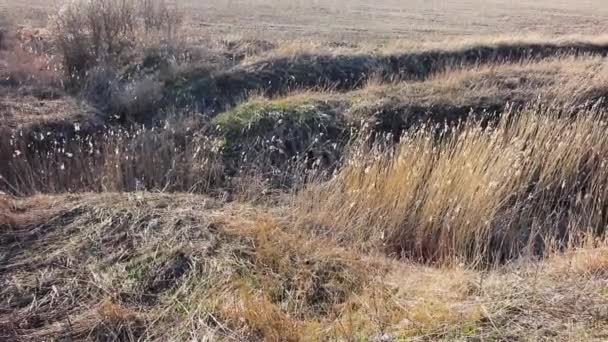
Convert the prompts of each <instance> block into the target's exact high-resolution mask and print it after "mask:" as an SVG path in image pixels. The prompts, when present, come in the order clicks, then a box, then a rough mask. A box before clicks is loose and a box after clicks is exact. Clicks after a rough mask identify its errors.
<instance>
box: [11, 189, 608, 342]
mask: <svg viewBox="0 0 608 342" xmlns="http://www.w3.org/2000/svg"><path fill="white" fill-rule="evenodd" d="M6 200H7V201H8V202H10V205H9V206H10V207H11V208H10V209H9V213H11V215H12V216H13V218H14V220H13V221H12V222H6V221H2V222H0V224H1V225H2V232H1V233H0V239H2V241H3V244H4V246H5V247H4V253H5V261H4V263H3V265H2V268H0V272H2V275H3V278H2V279H5V281H4V283H3V287H2V290H1V291H2V292H1V293H2V297H3V298H6V299H7V300H6V301H2V303H1V304H0V327H2V329H0V331H1V332H2V333H1V335H0V337H2V338H4V339H10V340H17V341H20V340H31V339H35V340H38V339H48V338H66V339H70V338H72V339H81V338H89V339H94V340H106V339H110V340H127V341H131V340H141V339H143V340H166V339H171V340H183V339H191V338H197V339H212V340H241V341H242V340H268V341H285V340H293V341H301V340H309V341H317V340H341V341H342V340H343V341H349V340H374V339H393V340H454V339H462V340H464V339H485V340H495V339H523V340H573V339H574V340H594V339H601V338H602V337H605V336H606V335H605V334H606V333H608V331H607V329H606V325H605V323H603V322H605V319H606V317H607V315H608V311H607V309H608V307H606V300H605V296H606V293H605V292H606V288H605V275H606V272H607V269H606V267H607V265H608V262H607V260H608V254H607V253H606V248H605V247H604V246H598V247H597V248H594V249H580V250H572V251H570V252H568V253H566V254H564V255H554V256H551V257H550V258H548V259H547V260H545V261H543V262H518V263H515V264H509V265H505V266H499V267H497V268H496V269H493V270H489V271H480V270H474V269H470V268H468V267H463V266H458V265H456V266H450V267H426V266H421V265H418V264H414V263H404V262H402V261H397V260H393V259H388V258H385V257H380V256H366V255H362V254H360V253H359V252H358V251H356V250H352V249H351V248H350V247H349V248H340V247H338V246H336V245H335V244H334V243H333V242H332V241H331V240H327V239H325V240H319V239H318V238H316V237H313V236H309V235H307V234H305V233H303V232H293V231H291V230H290V229H287V227H282V224H281V223H279V222H280V221H276V220H274V219H272V218H271V217H269V216H268V213H264V212H265V211H266V209H264V208H260V207H252V206H249V205H246V204H236V203H232V204H230V203H222V202H220V201H217V200H213V199H211V198H208V197H203V196H192V195H179V194H173V195H163V194H146V193H133V194H125V195H117V194H103V195H98V196H91V195H88V194H83V195H68V196H36V197H32V198H28V199H20V200H15V199H6ZM26 216H27V218H26ZM7 224H8V225H7ZM34 294H35V295H34Z"/></svg>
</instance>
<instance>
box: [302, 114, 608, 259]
mask: <svg viewBox="0 0 608 342" xmlns="http://www.w3.org/2000/svg"><path fill="white" fill-rule="evenodd" d="M604 129H605V125H604V119H603V116H602V115H601V114H597V113H595V112H583V113H579V114H578V115H576V116H574V117H569V116H567V115H551V113H537V112H534V111H531V110H525V111H523V112H522V113H513V114H511V115H507V116H505V117H503V118H502V119H501V121H500V123H499V124H498V126H497V127H489V128H483V127H481V126H479V124H478V123H476V122H475V121H472V122H468V123H465V124H463V125H461V126H460V127H458V128H455V129H452V128H449V127H448V128H445V129H442V130H441V132H440V133H439V134H437V133H436V131H437V127H434V126H433V127H427V128H423V129H419V130H412V131H410V132H409V133H407V134H406V135H405V136H404V137H403V138H402V141H401V142H400V143H399V145H398V146H396V147H395V148H394V149H392V150H389V151H382V150H378V149H371V150H366V149H364V150H362V151H360V152H359V153H358V154H357V155H356V157H354V158H353V159H352V161H351V162H350V163H348V164H347V165H346V166H345V167H344V169H343V170H342V171H341V172H340V173H339V174H338V176H337V177H336V178H335V179H334V180H332V181H331V182H329V183H327V184H322V185H320V186H318V187H316V188H315V189H313V190H311V191H309V192H305V193H304V194H302V195H301V198H300V202H298V203H300V204H299V206H300V208H301V210H300V211H299V213H298V214H297V215H298V216H299V217H300V221H305V222H308V224H312V225H313V227H314V228H313V229H314V230H315V231H317V232H318V233H320V234H323V235H325V236H328V237H329V236H331V237H334V238H336V239H337V240H338V241H342V242H343V243H348V244H354V245H360V246H362V247H363V249H369V248H372V247H373V248H381V249H384V250H386V251H387V252H388V253H389V254H395V255H397V256H403V257H409V258H413V259H415V260H424V261H433V262H449V263H454V262H455V263H459V262H463V261H466V262H472V263H474V264H475V263H479V262H487V261H494V262H496V261H504V260H505V259H510V258H512V257H517V256H520V255H522V254H528V255H537V254H543V253H544V251H545V250H547V249H551V248H557V249H563V248H565V247H568V246H570V245H572V244H575V245H576V244H581V243H583V242H585V241H586V238H587V237H589V236H598V237H602V236H603V234H604V227H605V224H606V222H605V217H604V214H603V212H604V208H603V202H604V200H603V198H604V196H605V194H604V190H603V189H604V188H605V186H606V185H605V182H606V179H607V176H608V175H607V174H606V172H605V171H604V165H605V163H606V160H605V158H606V156H608V151H607V150H606V148H607V146H608V144H607V143H608V141H606V139H605V134H604V133H603V131H604ZM566 141H567V142H568V143H565V142H566Z"/></svg>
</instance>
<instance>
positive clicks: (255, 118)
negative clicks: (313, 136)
mask: <svg viewBox="0 0 608 342" xmlns="http://www.w3.org/2000/svg"><path fill="white" fill-rule="evenodd" d="M335 120H336V118H335V113H334V112H333V109H332V107H331V106H330V105H329V104H327V103H326V102H323V101H316V100H306V99H305V100H290V99H283V100H276V101H267V100H254V101H251V102H247V103H245V104H242V105H240V106H238V107H236V108H234V109H233V110H230V111H227V112H224V113H222V114H220V115H218V116H217V117H215V118H214V119H213V121H212V123H213V124H214V125H215V126H216V127H217V128H218V129H219V130H220V131H221V132H222V133H223V134H224V136H225V137H226V138H227V139H228V140H231V139H236V138H239V137H241V136H243V135H259V134H265V133H268V132H269V131H271V130H274V129H276V128H278V127H280V126H283V127H286V126H291V127H297V128H300V129H307V130H316V128H317V127H325V126H330V125H334V124H335Z"/></svg>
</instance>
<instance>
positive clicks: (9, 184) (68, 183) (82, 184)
mask: <svg viewBox="0 0 608 342" xmlns="http://www.w3.org/2000/svg"><path fill="white" fill-rule="evenodd" d="M218 148H219V147H218V145H217V143H216V142H215V141H214V139H212V138H209V137H207V136H206V135H204V134H199V133H192V132H189V131H186V130H185V129H170V128H164V129H158V128H140V129H134V130H124V129H107V130H105V131H102V132H99V133H96V134H82V135H81V134H79V133H78V131H76V132H72V135H68V134H64V133H56V132H55V133H53V132H50V131H49V132H48V133H46V134H45V132H29V133H27V134H24V133H22V132H8V131H7V132H2V134H1V135H0V159H2V160H3V161H4V162H3V163H2V164H1V165H0V191H5V192H9V193H13V194H17V195H29V194H33V193H39V192H50V193H58V192H59V193H61V192H77V191H118V192H121V191H136V190H138V191H143V190H151V191H153V190H156V191H181V192H204V191H207V190H210V189H212V188H214V187H215V186H217V184H218V183H219V182H221V179H222V177H223V176H222V175H223V170H222V164H221V161H220V160H219V159H220V156H219V151H218Z"/></svg>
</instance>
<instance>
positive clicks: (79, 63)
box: [53, 0, 181, 80]
mask: <svg viewBox="0 0 608 342" xmlns="http://www.w3.org/2000/svg"><path fill="white" fill-rule="evenodd" d="M53 23H54V25H53V29H54V33H55V40H56V46H57V48H58V50H59V52H60V53H61V55H62V56H63V66H64V69H65V72H66V75H67V76H68V77H69V78H70V79H72V80H78V79H80V78H81V77H83V75H84V73H85V72H86V71H87V70H88V69H90V68H91V67H93V66H95V65H97V64H100V63H104V64H108V63H110V64H116V63H121V62H124V61H122V59H123V58H128V57H129V56H128V54H129V52H130V51H132V49H133V48H134V47H136V46H137V44H138V42H139V40H140V39H141V34H142V33H149V32H151V31H157V32H161V31H162V32H164V33H166V34H167V37H168V38H167V39H169V37H172V36H174V35H175V34H176V31H177V29H178V26H179V24H180V23H181V16H180V15H179V12H178V11H177V10H176V11H171V10H169V8H168V7H167V6H166V5H164V2H157V1H143V2H138V1H136V0H76V1H74V2H71V3H70V4H68V5H66V6H65V7H64V8H62V10H61V11H60V12H59V13H58V14H57V15H56V17H55V18H54V20H53Z"/></svg>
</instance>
